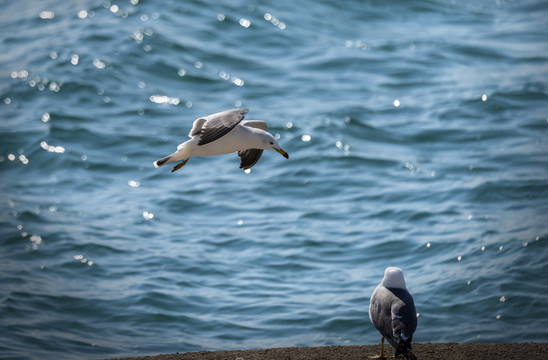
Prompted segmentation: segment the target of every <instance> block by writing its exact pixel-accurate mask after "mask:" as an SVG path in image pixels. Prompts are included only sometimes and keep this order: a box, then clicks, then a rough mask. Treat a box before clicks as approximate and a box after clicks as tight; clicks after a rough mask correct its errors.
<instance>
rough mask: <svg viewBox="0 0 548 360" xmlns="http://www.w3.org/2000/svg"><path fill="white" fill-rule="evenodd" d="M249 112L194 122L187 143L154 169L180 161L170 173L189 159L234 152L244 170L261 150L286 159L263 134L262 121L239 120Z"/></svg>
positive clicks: (219, 114) (269, 137)
mask: <svg viewBox="0 0 548 360" xmlns="http://www.w3.org/2000/svg"><path fill="white" fill-rule="evenodd" d="M248 111H249V109H233V110H226V111H223V112H219V113H216V114H213V115H208V116H204V117H201V118H198V119H196V120H194V124H193V125H192V129H191V130H190V133H189V134H188V136H189V137H190V140H188V141H185V142H184V143H182V144H180V145H179V146H177V151H176V152H174V153H173V154H171V155H168V156H166V157H164V158H162V159H160V160H156V161H155V162H154V166H155V167H160V166H164V165H166V164H169V163H172V162H175V161H182V162H181V163H179V164H177V165H175V167H174V168H173V170H171V172H174V171H177V170H179V169H180V168H182V167H183V166H185V165H186V163H187V162H188V159H190V158H191V157H192V156H213V155H221V154H229V153H233V152H238V156H239V157H240V158H241V162H240V169H244V170H247V169H249V168H251V167H252V166H253V165H255V164H256V163H257V161H259V158H260V157H261V155H262V154H263V150H275V151H277V152H278V153H280V154H281V155H282V156H284V157H285V158H286V159H289V155H288V154H287V153H286V152H285V150H284V149H282V148H281V147H280V145H278V142H277V141H276V139H274V137H273V136H272V135H271V134H270V133H268V132H267V130H268V126H267V125H266V123H265V122H264V121H262V120H247V121H242V120H243V118H244V116H245V114H247V112H248Z"/></svg>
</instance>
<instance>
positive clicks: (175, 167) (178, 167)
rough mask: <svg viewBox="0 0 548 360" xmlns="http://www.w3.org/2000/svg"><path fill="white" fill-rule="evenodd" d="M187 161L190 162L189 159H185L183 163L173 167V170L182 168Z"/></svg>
mask: <svg viewBox="0 0 548 360" xmlns="http://www.w3.org/2000/svg"><path fill="white" fill-rule="evenodd" d="M187 162H188V159H185V160H184V161H183V162H182V163H180V164H177V165H175V166H174V167H173V170H171V172H174V171H177V170H179V169H180V168H182V167H183V166H185V165H186V163H187Z"/></svg>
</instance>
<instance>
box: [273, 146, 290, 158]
mask: <svg viewBox="0 0 548 360" xmlns="http://www.w3.org/2000/svg"><path fill="white" fill-rule="evenodd" d="M274 150H276V151H277V152H278V153H279V154H280V155H282V156H283V157H284V158H286V159H289V155H288V154H287V153H286V152H285V150H284V149H282V148H279V149H274Z"/></svg>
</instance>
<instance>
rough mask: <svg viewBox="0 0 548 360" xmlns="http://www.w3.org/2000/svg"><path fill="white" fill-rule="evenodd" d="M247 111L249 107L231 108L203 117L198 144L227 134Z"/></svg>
mask: <svg viewBox="0 0 548 360" xmlns="http://www.w3.org/2000/svg"><path fill="white" fill-rule="evenodd" d="M248 111H249V109H233V110H227V111H223V112H220V113H217V114H213V115H209V116H206V117H204V119H205V121H203V122H202V124H203V126H202V127H201V129H200V141H198V145H205V144H208V143H210V142H212V141H215V140H217V139H219V138H221V137H223V136H224V135H226V134H228V133H229V132H230V131H231V130H232V129H234V127H235V126H236V125H238V124H239V123H240V121H242V119H243V118H244V116H245V114H247V112H248ZM198 120H200V119H198ZM191 134H192V132H191Z"/></svg>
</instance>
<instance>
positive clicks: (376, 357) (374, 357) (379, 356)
mask: <svg viewBox="0 0 548 360" xmlns="http://www.w3.org/2000/svg"><path fill="white" fill-rule="evenodd" d="M369 358H370V359H386V356H384V336H382V335H381V354H380V355H374V356H369Z"/></svg>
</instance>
